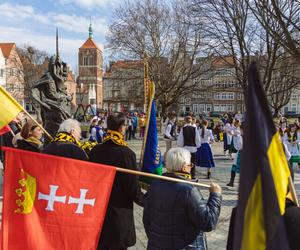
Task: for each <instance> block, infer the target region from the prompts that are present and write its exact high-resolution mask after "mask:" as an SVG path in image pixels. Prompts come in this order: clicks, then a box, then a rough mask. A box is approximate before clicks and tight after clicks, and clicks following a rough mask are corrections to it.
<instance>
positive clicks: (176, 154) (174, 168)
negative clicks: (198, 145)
mask: <svg viewBox="0 0 300 250" xmlns="http://www.w3.org/2000/svg"><path fill="white" fill-rule="evenodd" d="M189 164H191V153H190V152H189V151H188V150H186V149H185V148H171V149H170V150H169V151H168V153H167V155H166V168H167V170H168V171H169V172H179V171H181V169H182V167H183V166H184V165H189Z"/></svg>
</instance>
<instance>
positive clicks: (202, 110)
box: [199, 104, 205, 112]
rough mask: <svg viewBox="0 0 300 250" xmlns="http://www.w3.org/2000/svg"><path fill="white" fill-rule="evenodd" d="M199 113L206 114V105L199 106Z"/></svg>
mask: <svg viewBox="0 0 300 250" xmlns="http://www.w3.org/2000/svg"><path fill="white" fill-rule="evenodd" d="M199 111H200V112H204V111H205V104H199Z"/></svg>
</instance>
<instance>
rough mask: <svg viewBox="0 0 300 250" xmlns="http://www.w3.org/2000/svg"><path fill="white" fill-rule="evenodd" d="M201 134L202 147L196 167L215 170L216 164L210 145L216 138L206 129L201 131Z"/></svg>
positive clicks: (199, 150)
mask: <svg viewBox="0 0 300 250" xmlns="http://www.w3.org/2000/svg"><path fill="white" fill-rule="evenodd" d="M203 129H204V132H203ZM199 133H200V138H201V146H200V147H199V148H198V149H197V154H196V165H197V166H200V167H203V168H213V167H215V163H214V158H213V154H212V151H211V146H210V143H211V142H214V136H213V134H212V131H211V130H210V129H206V128H202V129H200V130H199ZM202 134H203V136H202Z"/></svg>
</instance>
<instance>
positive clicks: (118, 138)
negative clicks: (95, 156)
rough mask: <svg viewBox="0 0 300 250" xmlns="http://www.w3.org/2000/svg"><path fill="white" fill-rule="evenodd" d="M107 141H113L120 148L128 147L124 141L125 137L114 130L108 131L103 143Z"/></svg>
mask: <svg viewBox="0 0 300 250" xmlns="http://www.w3.org/2000/svg"><path fill="white" fill-rule="evenodd" d="M107 141H112V142H113V143H114V144H117V145H119V146H125V147H126V146H127V143H126V142H125V141H124V137H123V135H122V134H121V133H119V132H117V131H114V130H107V133H106V136H105V137H104V139H103V143H105V142H107Z"/></svg>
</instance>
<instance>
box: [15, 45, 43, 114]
mask: <svg viewBox="0 0 300 250" xmlns="http://www.w3.org/2000/svg"><path fill="white" fill-rule="evenodd" d="M17 50H18V55H19V57H20V60H21V61H20V63H21V64H22V69H23V70H22V74H20V75H22V77H23V78H24V96H25V102H26V103H31V104H32V105H34V102H32V98H31V87H32V85H33V84H34V82H36V81H37V80H38V79H39V78H40V77H41V76H42V75H43V74H44V73H45V72H46V71H47V69H48V62H49V55H48V54H47V53H46V52H45V51H40V50H38V49H37V48H34V47H32V46H24V47H22V48H17ZM33 107H34V109H35V110H36V111H37V115H38V118H39V119H41V117H40V112H39V108H38V107H35V106H33Z"/></svg>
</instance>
